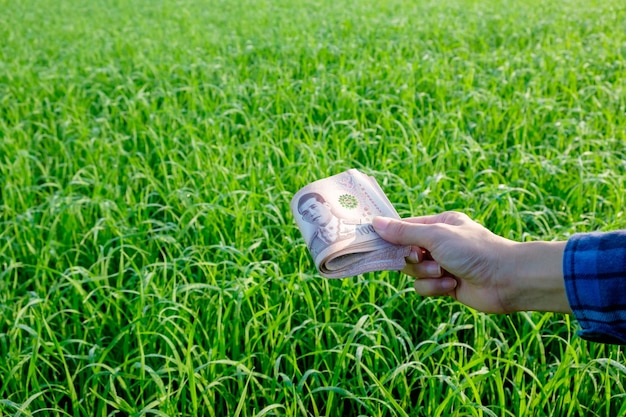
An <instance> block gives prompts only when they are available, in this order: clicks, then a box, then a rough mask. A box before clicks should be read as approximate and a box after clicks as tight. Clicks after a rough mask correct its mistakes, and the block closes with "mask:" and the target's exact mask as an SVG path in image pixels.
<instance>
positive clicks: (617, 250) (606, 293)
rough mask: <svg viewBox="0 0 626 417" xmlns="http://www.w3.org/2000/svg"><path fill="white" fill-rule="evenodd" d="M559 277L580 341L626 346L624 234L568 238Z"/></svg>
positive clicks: (625, 252) (613, 233)
mask: <svg viewBox="0 0 626 417" xmlns="http://www.w3.org/2000/svg"><path fill="white" fill-rule="evenodd" d="M563 275H564V278H565V290H566V292H567V298H568V300H569V303H570V306H571V308H572V310H573V312H574V316H575V317H576V319H577V320H578V322H579V323H580V326H581V327H582V330H581V331H580V332H579V335H580V337H582V338H583V339H586V340H591V341H594V342H600V343H613V344H626V230H622V231H616V232H607V233H600V232H596V233H583V234H576V235H574V236H572V237H571V238H570V239H569V240H568V242H567V245H566V247H565V254H564V256H563Z"/></svg>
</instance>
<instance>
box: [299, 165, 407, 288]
mask: <svg viewBox="0 0 626 417" xmlns="http://www.w3.org/2000/svg"><path fill="white" fill-rule="evenodd" d="M291 211H292V213H293V215H294V218H295V219H296V223H297V224H298V227H299V228H300V232H302V236H303V237H304V240H305V241H306V244H307V246H308V248H309V251H310V252H311V255H312V256H313V260H314V262H315V266H316V267H317V269H318V271H319V273H320V274H321V275H322V276H323V277H326V278H345V277H350V276H354V275H358V274H362V273H365V272H372V271H384V270H401V269H403V268H404V266H405V265H406V260H405V258H406V257H407V256H408V255H409V253H410V251H411V247H410V246H398V245H394V244H391V243H389V242H386V241H385V240H383V239H382V238H381V237H380V236H378V234H377V233H376V232H375V231H374V228H373V226H372V219H373V218H374V217H376V216H385V217H393V218H396V219H399V218H400V216H398V213H397V212H396V210H395V209H394V208H393V206H392V205H391V202H390V201H389V199H388V198H387V196H386V195H385V193H384V192H383V190H382V189H381V188H380V186H379V185H378V183H377V182H376V180H375V179H374V178H373V177H370V176H367V175H365V174H363V173H361V172H360V171H358V170H356V169H350V170H348V171H345V172H342V173H341V174H337V175H334V176H332V177H328V178H325V179H322V180H319V181H315V182H313V183H311V184H309V185H307V186H306V187H304V188H302V189H301V190H300V191H298V192H297V193H296V195H295V196H294V197H293V199H292V200H291Z"/></svg>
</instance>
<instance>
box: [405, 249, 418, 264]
mask: <svg viewBox="0 0 626 417" xmlns="http://www.w3.org/2000/svg"><path fill="white" fill-rule="evenodd" d="M408 258H409V259H408V261H409V262H412V263H414V264H416V263H418V262H419V261H420V258H419V256H417V251H415V250H412V251H411V253H409V256H408Z"/></svg>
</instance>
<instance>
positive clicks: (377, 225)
mask: <svg viewBox="0 0 626 417" xmlns="http://www.w3.org/2000/svg"><path fill="white" fill-rule="evenodd" d="M389 222H390V221H389V218H387V217H381V216H377V217H374V220H372V225H373V226H374V229H376V230H379V231H383V230H385V229H386V228H387V226H389Z"/></svg>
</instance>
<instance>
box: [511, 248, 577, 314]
mask: <svg viewBox="0 0 626 417" xmlns="http://www.w3.org/2000/svg"><path fill="white" fill-rule="evenodd" d="M566 243H567V242H524V243H516V244H513V245H511V247H510V248H509V250H508V252H509V254H510V255H509V256H510V260H509V262H508V264H509V268H510V269H511V270H512V271H511V273H510V274H509V285H508V287H509V291H507V296H506V297H507V299H508V300H507V301H506V302H508V303H509V306H510V309H511V311H552V312H559V313H571V312H572V309H571V308H570V305H569V302H568V299H567V294H566V291H565V283H564V281H563V253H564V250H565V245H566Z"/></svg>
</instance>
